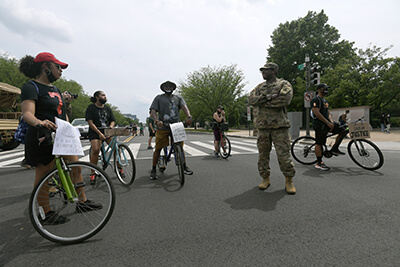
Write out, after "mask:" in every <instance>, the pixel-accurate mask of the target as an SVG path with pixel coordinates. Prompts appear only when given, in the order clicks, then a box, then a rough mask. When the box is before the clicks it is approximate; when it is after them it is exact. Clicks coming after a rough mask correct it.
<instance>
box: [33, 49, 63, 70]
mask: <svg viewBox="0 0 400 267" xmlns="http://www.w3.org/2000/svg"><path fill="white" fill-rule="evenodd" d="M33 61H35V62H53V63H56V64H58V65H60V66H61V68H62V69H66V68H67V67H68V64H67V63H64V62H61V61H60V60H58V59H56V57H55V56H54V55H53V54H52V53H49V52H42V53H39V54H37V56H36V57H35V59H34V60H33Z"/></svg>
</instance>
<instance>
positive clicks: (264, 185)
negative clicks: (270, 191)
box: [258, 177, 271, 190]
mask: <svg viewBox="0 0 400 267" xmlns="http://www.w3.org/2000/svg"><path fill="white" fill-rule="evenodd" d="M270 185H271V183H270V182H269V177H267V178H263V181H262V182H261V184H259V185H258V189H260V190H265V189H267V188H268V187H269V186H270Z"/></svg>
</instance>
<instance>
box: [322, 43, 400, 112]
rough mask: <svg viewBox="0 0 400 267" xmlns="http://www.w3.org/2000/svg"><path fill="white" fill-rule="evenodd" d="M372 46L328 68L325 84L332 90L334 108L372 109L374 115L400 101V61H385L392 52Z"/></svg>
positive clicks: (330, 98) (331, 98)
mask: <svg viewBox="0 0 400 267" xmlns="http://www.w3.org/2000/svg"><path fill="white" fill-rule="evenodd" d="M390 48H391V47H389V48H386V49H381V48H379V47H376V46H373V47H369V48H367V49H365V50H362V49H359V50H358V54H357V56H354V57H352V58H349V59H347V60H343V61H342V62H341V63H339V64H338V65H337V66H336V67H335V68H328V69H326V73H325V75H324V77H323V81H324V82H326V83H327V84H329V85H330V86H331V88H332V90H331V92H332V93H331V94H330V96H328V97H327V98H328V100H329V101H330V103H331V105H332V106H334V107H338V108H339V107H353V106H371V112H374V111H376V110H377V111H381V110H383V109H385V108H390V107H391V106H392V105H393V104H395V103H397V104H398V103H399V100H400V59H399V58H385V56H386V53H387V51H388V50H389V49H390Z"/></svg>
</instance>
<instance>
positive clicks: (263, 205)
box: [225, 186, 286, 211]
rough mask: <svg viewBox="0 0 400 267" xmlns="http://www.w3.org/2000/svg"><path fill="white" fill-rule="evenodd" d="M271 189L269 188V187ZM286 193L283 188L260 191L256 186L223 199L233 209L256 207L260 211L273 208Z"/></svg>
mask: <svg viewBox="0 0 400 267" xmlns="http://www.w3.org/2000/svg"><path fill="white" fill-rule="evenodd" d="M269 190H271V188H269ZM285 195H286V192H285V190H278V191H268V190H266V191H262V190H260V189H258V186H256V187H254V188H252V189H250V190H248V191H246V192H244V193H242V194H240V195H238V196H235V197H231V198H228V199H226V200H225V202H226V203H227V204H229V205H230V206H231V208H232V209H234V210H250V209H257V210H261V211H272V210H275V208H276V205H277V203H278V201H279V200H281V199H282V198H283V197H284V196H285Z"/></svg>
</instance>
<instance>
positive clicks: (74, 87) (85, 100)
mask: <svg viewBox="0 0 400 267" xmlns="http://www.w3.org/2000/svg"><path fill="white" fill-rule="evenodd" d="M54 85H55V86H57V87H58V88H59V89H60V91H61V92H64V91H68V92H70V93H73V94H78V98H76V99H74V100H72V102H71V106H72V118H70V121H72V120H74V119H76V118H84V117H85V113H86V109H87V107H88V106H89V105H90V104H91V103H92V102H90V96H89V95H88V94H86V93H85V91H84V90H83V87H82V85H80V84H79V83H77V82H76V81H74V80H66V79H64V78H61V79H59V80H57V81H56V82H54Z"/></svg>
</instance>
